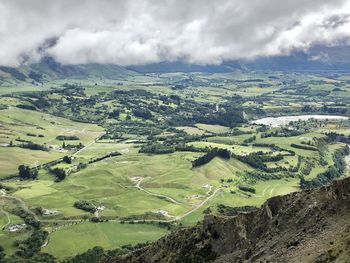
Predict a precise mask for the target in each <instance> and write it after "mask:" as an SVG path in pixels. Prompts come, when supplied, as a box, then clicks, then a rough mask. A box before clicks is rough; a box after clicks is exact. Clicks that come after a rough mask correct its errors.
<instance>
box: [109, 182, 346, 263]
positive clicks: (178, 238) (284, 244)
mask: <svg viewBox="0 0 350 263" xmlns="http://www.w3.org/2000/svg"><path fill="white" fill-rule="evenodd" d="M107 262H109V263H112V262H115V263H119V262H218V263H224V262H350V178H346V179H343V180H340V181H336V182H334V183H333V184H332V185H330V186H328V187H323V188H320V189H315V190H308V191H302V192H297V193H292V194H289V195H286V196H277V197H273V198H271V199H269V200H268V201H266V202H265V203H264V204H263V205H262V207H261V208H260V209H258V210H256V211H254V212H250V213H246V214H240V215H238V216H236V217H222V216H220V217H218V216H213V215H209V216H206V217H205V219H204V221H203V222H202V223H200V224H198V225H197V226H195V227H193V228H189V229H185V230H181V231H177V232H174V233H172V234H170V235H168V236H166V237H164V238H162V239H160V240H158V241H157V242H155V243H153V244H151V245H149V246H147V247H145V248H143V249H140V250H137V251H135V252H133V253H131V254H129V255H126V256H124V257H119V258H110V259H109V260H108V261H107Z"/></svg>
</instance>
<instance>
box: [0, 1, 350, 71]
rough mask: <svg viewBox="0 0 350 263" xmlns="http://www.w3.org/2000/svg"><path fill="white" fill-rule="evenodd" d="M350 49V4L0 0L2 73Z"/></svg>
mask: <svg viewBox="0 0 350 263" xmlns="http://www.w3.org/2000/svg"><path fill="white" fill-rule="evenodd" d="M349 44H350V0H345V1H344V0H328V1H324V0H124V1H122V0H0V65H4V66H14V67H15V66H19V65H21V64H25V63H34V62H37V61H39V60H40V59H41V58H42V57H45V56H50V57H53V58H54V59H55V60H56V61H58V62H60V63H62V64H88V63H102V64H117V65H122V66H127V65H144V64H149V63H157V62H162V61H185V62H188V63H194V64H200V65H209V64H220V63H222V62H223V61H229V60H236V59H254V58H257V57H265V56H275V55H288V54H289V53H291V52H293V51H296V50H302V51H307V50H308V49H310V48H311V47H312V46H315V45H324V46H338V45H349ZM315 59H317V57H315Z"/></svg>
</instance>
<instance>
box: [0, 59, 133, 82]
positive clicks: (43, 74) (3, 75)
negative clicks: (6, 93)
mask: <svg viewBox="0 0 350 263" xmlns="http://www.w3.org/2000/svg"><path fill="white" fill-rule="evenodd" d="M136 74H138V73H136V72H134V71H131V70H128V69H126V68H124V67H120V66H117V65H101V64H87V65H62V64H60V63H57V62H56V61H55V60H53V59H52V58H43V59H42V60H41V61H40V62H39V63H34V64H31V65H23V66H20V67H18V68H11V67H3V66H0V83H1V82H5V83H12V82H13V81H16V82H19V83H21V82H27V83H31V82H33V81H34V82H37V83H42V82H46V81H51V80H56V79H66V78H77V79H87V78H107V79H118V80H120V79H124V78H126V77H128V76H130V75H136Z"/></svg>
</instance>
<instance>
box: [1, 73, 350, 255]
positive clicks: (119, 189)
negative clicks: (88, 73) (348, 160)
mask: <svg viewBox="0 0 350 263" xmlns="http://www.w3.org/2000/svg"><path fill="white" fill-rule="evenodd" d="M270 76H274V77H275V78H270ZM188 78H189V75H188V74H185V73H166V74H135V75H132V76H128V77H125V78H123V79H120V80H118V81H117V80H110V79H104V78H98V77H91V78H89V79H79V78H77V79H64V80H62V79H61V80H59V79H58V80H53V81H51V82H50V83H45V84H44V85H43V86H40V87H32V86H31V85H28V86H26V87H23V89H20V87H16V88H14V89H13V90H14V91H16V92H20V91H26V90H33V89H35V88H37V90H48V89H50V88H51V86H52V87H61V86H62V85H63V84H66V83H70V84H72V83H74V84H81V85H82V86H83V88H84V90H83V91H82V93H78V94H75V95H72V96H71V95H69V94H70V93H69V91H67V92H68V95H67V94H65V93H64V92H54V91H53V90H52V92H51V91H50V92H49V93H48V94H47V97H45V99H48V100H50V102H51V103H52V104H54V103H55V101H56V102H58V103H56V104H55V106H52V108H49V109H45V108H44V109H40V110H41V111H33V110H24V109H21V108H18V107H16V106H18V105H19V104H21V105H23V104H24V105H27V106H28V105H30V101H31V100H32V99H34V100H35V99H36V96H38V95H39V93H36V94H35V95H36V96H32V97H30V96H28V97H25V95H23V96H24V97H25V98H26V99H21V96H17V97H16V96H13V97H6V96H3V97H0V106H1V107H0V109H1V110H0V167H1V169H0V180H1V184H4V185H6V186H10V187H13V190H12V191H9V192H6V195H7V196H0V204H1V205H0V225H1V226H6V225H7V224H8V222H9V220H8V219H9V218H10V221H11V223H22V222H23V219H21V218H19V217H17V216H15V215H13V214H11V213H10V212H11V209H12V208H13V206H16V205H18V206H23V207H26V208H28V209H30V210H31V211H36V209H35V208H39V207H41V208H45V209H50V210H57V211H58V215H55V216H42V215H38V217H39V219H40V220H41V221H42V223H43V227H42V228H43V229H47V230H49V231H52V230H55V231H53V232H52V233H50V236H49V243H48V245H47V246H46V247H44V248H43V249H42V251H43V252H48V253H50V254H52V255H54V256H56V257H57V258H59V259H60V260H61V259H63V258H64V257H67V256H73V255H75V254H77V253H81V252H84V251H86V250H87V249H89V248H92V247H94V246H102V247H103V248H105V249H113V248H117V247H120V246H122V245H126V244H136V243H140V242H145V241H148V240H155V239H158V238H159V237H161V236H163V235H165V234H167V233H168V230H167V229H166V228H162V227H159V226H158V224H156V223H155V222H153V224H130V223H128V222H130V221H131V220H135V218H136V219H140V220H143V219H145V218H146V217H147V218H151V219H148V220H162V221H167V222H168V223H169V222H170V221H171V222H173V221H174V220H178V222H179V223H182V224H183V225H184V226H193V225H194V224H195V223H196V222H197V221H200V220H202V219H203V216H204V214H203V211H204V210H205V209H207V208H210V209H211V210H212V211H213V212H214V213H217V206H218V205H219V204H225V205H227V206H231V207H237V206H245V205H252V206H260V205H261V204H262V203H263V202H264V201H265V200H266V199H267V198H270V197H272V196H275V195H283V194H287V193H290V192H293V191H299V190H300V188H299V183H300V179H299V176H301V175H302V169H304V168H306V167H307V166H308V165H310V166H312V169H311V172H310V174H308V175H307V176H305V179H307V180H311V179H313V178H315V177H316V176H317V175H318V174H319V173H322V172H324V171H326V169H328V166H330V165H332V164H333V160H332V155H333V153H334V152H335V150H336V149H338V148H339V147H340V146H341V145H342V144H338V143H334V144H330V143H327V145H326V147H325V148H324V149H323V152H322V153H323V155H322V156H321V154H320V152H319V151H312V150H305V149H299V148H295V147H292V146H291V144H298V145H301V144H302V142H306V141H314V142H316V141H317V140H315V138H322V137H325V134H324V133H325V132H329V131H336V132H338V133H343V134H345V135H349V134H350V132H349V129H348V127H349V126H350V124H349V123H348V122H346V121H343V122H329V123H319V125H318V126H313V128H310V127H311V126H310V125H311V124H310V123H305V124H304V126H303V127H301V128H300V130H301V131H302V132H301V133H303V134H301V135H299V136H289V135H286V137H269V138H261V135H262V134H263V133H265V132H275V131H277V130H278V128H270V127H262V126H258V125H252V124H251V122H250V121H251V120H253V119H256V118H260V117H262V116H263V117H266V116H278V115H279V114H281V112H282V113H283V114H294V113H295V114H298V113H300V109H301V108H302V107H303V106H304V105H311V106H312V107H315V109H324V108H326V107H324V106H328V107H332V104H331V102H329V101H326V100H323V99H324V98H322V97H317V96H316V97H312V98H311V95H310V97H309V95H305V94H297V95H295V96H294V95H293V96H291V94H294V92H295V89H294V88H293V89H287V88H286V87H285V86H288V85H284V84H283V85H282V86H283V87H284V88H281V84H282V83H284V82H285V83H289V82H288V81H290V83H292V81H293V83H297V84H295V85H299V84H298V83H299V82H300V81H306V82H307V81H311V80H319V78H318V77H315V76H311V75H302V76H300V75H298V74H295V75H294V74H291V75H290V76H288V78H287V77H286V76H285V74H280V73H271V72H269V73H256V75H255V76H254V78H257V79H258V81H255V80H254V78H252V76H251V75H249V74H246V73H241V72H233V73H230V74H224V73H217V74H202V73H193V74H191V82H189V83H187V82H186V81H187V80H188ZM286 80H288V81H286ZM294 80H295V81H294ZM116 82H118V85H116ZM178 82H179V83H182V82H184V83H185V84H184V85H183V86H181V85H180V86H181V87H180V88H179V89H178V88H175V86H177V84H178ZM261 82H264V83H265V84H267V85H260V84H262V83H261ZM121 83H122V84H121ZM331 86H332V84H330V83H327V84H324V85H323V84H310V89H309V90H308V91H307V92H310V93H317V92H319V91H327V92H331V95H330V96H327V100H328V99H330V98H332V99H334V98H336V99H337V100H339V104H341V103H340V102H342V105H347V104H346V103H347V102H346V101H340V100H341V99H342V98H341V96H343V95H344V94H346V93H347V91H341V92H333V91H332V88H331ZM1 88H2V89H1V91H0V94H3V93H6V92H8V91H9V89H8V88H7V87H3V86H2V87H1ZM115 90H118V91H119V92H120V96H119V93H118V96H114V94H113V93H110V92H112V91H115ZM140 90H143V91H142V92H140ZM344 90H345V89H344ZM145 91H146V92H145ZM139 93H145V94H146V95H147V94H148V93H150V94H152V95H149V94H148V95H147V96H146V95H137V94H139ZM17 94H18V93H17ZM159 94H160V95H162V96H163V97H161V96H158V95H159ZM170 95H176V96H175V98H177V99H176V100H175V99H171V96H170ZM260 96H263V97H260ZM344 96H345V95H344ZM72 98H74V100H73V103H71V102H70V101H71V99H72ZM85 99H86V100H85ZM79 101H83V102H84V103H85V101H87V102H86V105H85V104H84V103H82V104H79ZM187 103H188V104H187ZM226 103H227V104H228V105H230V106H232V105H234V106H237V107H241V108H240V109H241V114H242V115H243V117H244V118H245V121H246V123H245V124H243V125H242V126H238V127H233V128H229V127H226V126H222V125H213V124H205V123H199V122H206V121H208V123H220V124H222V123H225V122H223V121H225V118H227V116H226V117H225V118H223V119H220V122H219V121H218V122H215V121H216V119H215V118H221V117H222V116H221V115H220V114H221V113H222V111H223V110H224V109H225V108H224V107H225V104H226ZM240 103H241V105H240ZM139 104H140V105H139ZM197 104H198V105H197ZM4 105H5V106H6V107H4ZM208 105H209V106H208ZM160 106H162V108H161V107H160ZM197 106H198V108H197ZM226 106H227V105H226ZM135 107H140V108H144V109H149V111H150V112H151V117H149V118H147V119H144V118H143V117H140V116H136V114H135V113H134V112H133V111H134V108H135ZM342 107H343V106H342ZM344 107H345V106H344ZM112 110H118V114H117V115H118V116H114V115H113V117H111V116H110V113H113V112H112ZM202 110H203V112H206V115H205V117H207V116H208V120H206V119H201V118H198V115H200V113H201V111H202ZM44 111H45V112H48V113H52V114H56V115H59V116H65V117H66V118H63V117H57V116H54V115H51V114H48V113H44ZM219 113H220V114H219ZM141 116H142V115H141ZM191 116H193V117H196V116H197V117H196V118H197V119H195V120H194V121H192V120H191ZM213 116H215V118H213ZM85 117H87V118H85ZM88 117H89V118H91V119H89V118H88ZM173 117H174V118H173ZM182 117H183V118H184V119H182ZM199 117H202V116H199ZM68 118H72V119H75V120H76V119H80V120H84V121H85V120H90V121H91V123H99V125H97V124H88V123H82V122H77V121H73V120H69V119H68ZM209 118H211V119H209ZM168 121H169V122H168ZM169 123H171V124H169ZM225 125H228V126H230V123H227V122H226V124H225ZM233 126H234V125H233ZM304 128H305V129H304ZM298 129H299V128H298ZM181 131H183V132H181ZM104 133H106V137H104V138H103V139H98V138H99V137H100V136H101V135H102V134H104ZM233 134H241V135H233ZM58 135H65V136H77V137H78V138H79V139H78V140H73V141H65V144H78V143H82V144H83V145H85V146H86V147H84V148H83V149H81V150H79V151H75V150H71V151H69V150H67V149H62V148H61V146H62V144H63V142H62V141H59V140H57V139H56V137H57V136H58ZM252 136H255V138H252ZM11 141H12V143H13V144H14V145H15V146H16V145H17V146H19V145H20V144H21V143H22V141H32V142H34V143H37V144H44V145H46V146H48V147H49V148H50V150H49V151H40V150H38V151H34V150H29V149H24V148H20V147H8V145H9V144H10V142H11ZM155 142H156V143H159V144H163V145H165V146H167V147H169V148H170V147H171V149H173V148H174V146H177V143H184V144H187V145H192V146H194V147H195V148H201V149H207V150H208V148H215V147H218V148H221V149H228V150H230V152H232V153H234V154H236V155H240V157H242V158H243V159H242V161H239V160H237V159H235V158H234V157H232V158H230V159H222V158H219V157H215V158H213V159H212V160H210V161H209V162H208V163H206V164H203V165H201V166H199V167H196V168H193V167H192V161H194V160H195V159H197V158H199V157H200V156H203V155H205V152H198V151H197V152H195V151H194V152H191V151H176V152H174V153H169V154H168V153H166V154H158V153H159V152H157V151H155V152H153V153H152V154H145V153H139V150H140V148H141V147H142V146H143V145H145V144H146V145H147V146H148V144H149V145H152V144H153V143H155ZM254 143H258V144H275V145H276V146H278V147H280V148H282V150H276V149H275V148H274V147H273V146H271V145H270V146H264V147H261V146H259V147H258V146H253V144H254ZM159 144H158V145H159ZM283 149H285V150H290V151H294V152H295V155H291V153H290V152H287V151H285V150H283ZM186 150H188V149H186ZM116 151H118V152H119V153H121V155H119V156H114V157H109V158H105V159H102V160H99V161H96V162H92V163H89V164H87V163H88V162H89V161H91V160H96V159H97V158H98V157H103V156H105V155H106V154H108V153H111V152H116ZM252 153H259V154H261V155H266V156H269V157H271V156H277V155H279V154H281V155H283V158H281V159H278V158H277V159H275V160H277V161H269V160H267V161H263V162H264V163H265V164H266V167H267V168H276V170H278V169H279V170H278V172H276V174H277V175H280V176H281V177H282V179H280V180H265V181H259V180H256V182H255V180H254V179H255V177H254V176H256V174H259V173H263V171H264V172H265V170H263V169H260V168H259V169H260V170H258V169H255V168H253V167H256V166H254V164H252V163H250V165H248V163H249V162H248V161H247V160H246V159H244V156H247V155H249V154H252ZM65 155H69V156H71V157H73V160H72V163H65V162H62V163H59V164H56V165H54V166H52V167H50V168H51V169H54V168H62V169H65V170H66V171H72V170H74V168H76V167H77V166H78V165H79V164H80V163H84V164H87V167H86V168H81V170H79V171H77V172H73V173H70V174H68V175H67V176H66V178H65V179H64V180H63V181H61V182H55V177H54V175H53V174H52V171H51V173H50V171H49V170H48V169H40V170H39V177H38V179H37V180H32V181H18V180H17V178H15V179H10V180H4V178H5V177H7V176H10V175H14V174H16V173H17V169H18V166H19V165H20V164H27V165H29V166H31V167H34V166H37V165H39V164H43V163H46V162H49V161H52V160H56V159H59V158H61V157H63V156H65ZM287 155H288V156H287ZM248 157H250V156H248ZM237 158H238V157H237ZM322 158H323V159H324V160H323V159H322ZM240 159H241V158H240ZM321 159H322V160H321ZM321 161H324V162H326V163H327V165H323V166H322V165H320V163H321ZM299 162H300V164H301V165H300V169H299V170H298V171H297V172H295V170H293V169H290V170H289V171H288V168H294V167H297V165H298V163H299ZM282 168H287V169H282ZM290 171H293V172H290ZM248 172H255V173H256V174H254V173H248ZM266 173H267V174H269V175H273V174H274V172H271V171H268V172H266ZM285 175H286V176H285ZM287 175H288V178H287ZM247 176H252V177H253V178H247ZM256 177H257V178H259V177H258V176H256ZM270 178H276V177H270ZM249 179H253V180H249ZM253 182H255V183H253ZM238 184H250V186H251V187H253V188H254V189H255V190H256V192H255V193H247V192H244V191H242V190H239V189H238ZM11 198H13V199H11ZM21 200H23V204H22V203H21V202H20V201H21ZM79 200H85V201H91V202H93V203H94V204H99V205H102V206H104V209H103V210H102V211H100V212H99V213H95V214H93V213H90V212H86V211H84V210H81V209H77V208H75V207H74V206H73V205H74V203H75V202H76V201H79ZM11 202H12V203H11ZM96 206H97V205H96ZM28 211H29V210H28ZM164 212H165V214H164ZM162 213H163V215H162ZM93 216H97V217H100V218H102V219H108V220H109V222H103V223H102V222H100V223H92V222H89V220H88V219H89V218H91V217H93ZM86 218H88V219H87V220H85V219H86ZM82 219H84V221H83V222H79V223H76V221H77V220H82ZM69 220H71V221H69ZM74 220H75V221H74ZM73 221H74V224H72V223H71V222H73ZM121 221H123V222H126V223H124V224H121V223H120V222H121ZM30 233H31V231H23V232H19V233H9V232H7V231H4V230H1V231H0V244H1V245H2V246H4V248H5V250H6V253H8V254H11V253H13V252H14V251H15V250H16V248H15V247H14V246H13V241H15V240H17V239H25V238H27V237H28V236H29V235H30Z"/></svg>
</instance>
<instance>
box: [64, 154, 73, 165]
mask: <svg viewBox="0 0 350 263" xmlns="http://www.w3.org/2000/svg"><path fill="white" fill-rule="evenodd" d="M63 161H64V162H65V163H68V164H71V163H72V158H70V157H69V156H68V155H66V156H64V157H63Z"/></svg>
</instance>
